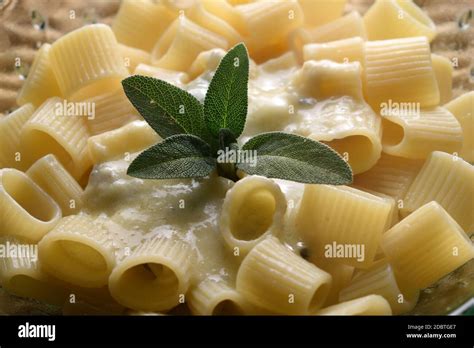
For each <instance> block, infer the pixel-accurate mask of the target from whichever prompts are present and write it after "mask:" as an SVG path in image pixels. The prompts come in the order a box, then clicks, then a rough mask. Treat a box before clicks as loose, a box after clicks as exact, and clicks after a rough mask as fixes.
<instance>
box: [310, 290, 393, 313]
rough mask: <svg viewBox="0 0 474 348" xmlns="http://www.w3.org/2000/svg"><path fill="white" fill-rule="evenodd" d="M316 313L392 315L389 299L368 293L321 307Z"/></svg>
mask: <svg viewBox="0 0 474 348" xmlns="http://www.w3.org/2000/svg"><path fill="white" fill-rule="evenodd" d="M315 314H316V315H392V310H391V308H390V304H389V303H388V301H387V300H386V299H385V298H383V297H382V296H380V295H368V296H365V297H360V298H356V299H355V300H351V301H347V302H342V303H339V304H336V305H333V306H330V307H326V308H323V309H321V310H320V311H318V312H316V313H315Z"/></svg>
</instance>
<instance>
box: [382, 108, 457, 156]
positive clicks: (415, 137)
mask: <svg viewBox="0 0 474 348" xmlns="http://www.w3.org/2000/svg"><path fill="white" fill-rule="evenodd" d="M382 113H383V110H382ZM382 125H383V136H382V146H383V151H384V152H385V153H388V154H390V155H393V156H399V157H405V158H412V159H424V158H426V157H428V155H429V154H430V153H431V152H433V151H445V152H451V153H453V152H457V151H459V150H461V148H462V142H463V134H462V129H461V125H460V124H459V122H458V120H457V119H456V117H454V116H453V114H451V113H450V112H449V111H448V110H446V109H445V108H441V107H436V108H432V109H421V110H419V111H417V112H416V113H414V114H411V113H405V112H404V111H403V110H402V111H401V112H397V113H393V112H388V113H386V114H385V113H383V117H382Z"/></svg>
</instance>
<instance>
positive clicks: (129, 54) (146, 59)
mask: <svg viewBox="0 0 474 348" xmlns="http://www.w3.org/2000/svg"><path fill="white" fill-rule="evenodd" d="M118 46H119V50H120V53H121V55H122V57H123V64H124V65H125V67H126V68H127V69H128V71H129V72H130V73H133V71H134V70H135V68H136V67H137V66H138V65H139V64H142V63H143V64H150V63H151V55H150V52H147V51H144V50H141V49H139V48H135V47H130V46H127V45H123V44H119V45H118Z"/></svg>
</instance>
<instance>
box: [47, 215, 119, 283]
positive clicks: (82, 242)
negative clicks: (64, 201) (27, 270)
mask: <svg viewBox="0 0 474 348" xmlns="http://www.w3.org/2000/svg"><path fill="white" fill-rule="evenodd" d="M114 244H115V243H114V240H113V238H112V236H111V234H110V233H109V231H108V230H107V229H106V228H105V227H104V226H102V225H100V224H97V223H95V222H94V220H93V219H92V218H91V217H89V216H87V215H71V216H68V217H65V218H63V219H62V220H61V221H60V222H59V223H58V225H57V226H56V227H55V228H54V229H53V230H52V231H51V232H50V233H48V234H47V235H46V236H45V237H44V238H43V239H42V240H41V241H40V242H39V243H38V249H39V257H40V260H41V262H42V267H43V269H44V270H45V271H46V272H47V273H49V274H51V275H54V276H55V277H56V278H59V279H61V280H64V281H66V282H68V283H71V284H74V285H78V286H81V287H84V288H99V287H102V286H104V285H106V284H107V280H108V278H109V275H110V272H111V271H112V268H113V266H114V265H115V254H114V253H115V247H114Z"/></svg>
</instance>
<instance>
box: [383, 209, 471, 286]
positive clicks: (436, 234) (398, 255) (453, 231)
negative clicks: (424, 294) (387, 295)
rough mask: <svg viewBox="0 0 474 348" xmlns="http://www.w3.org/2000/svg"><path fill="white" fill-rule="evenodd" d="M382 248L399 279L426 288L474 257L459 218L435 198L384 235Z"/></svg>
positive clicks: (469, 241) (403, 282)
mask: <svg viewBox="0 0 474 348" xmlns="http://www.w3.org/2000/svg"><path fill="white" fill-rule="evenodd" d="M381 245H382V249H383V251H384V253H385V255H386V256H387V259H388V261H389V262H390V264H391V265H392V266H393V269H394V271H395V274H396V276H397V279H399V280H400V282H401V283H402V284H407V285H409V286H410V287H412V288H413V289H415V290H416V289H424V288H426V287H428V286H430V285H432V284H433V283H434V282H436V281H437V280H439V279H441V278H442V277H444V276H445V275H447V274H448V273H450V272H452V271H454V270H455V269H456V268H458V267H460V266H461V265H463V264H464V263H466V262H467V261H469V260H471V259H472V258H474V246H473V245H472V242H471V240H470V239H469V237H468V236H467V235H466V234H465V233H464V231H463V230H462V228H461V227H460V226H459V225H458V224H457V223H456V221H455V220H454V219H453V218H452V217H451V216H449V214H448V213H447V212H446V211H445V210H444V209H443V207H442V206H440V205H439V204H438V203H436V202H434V201H432V202H430V203H427V204H425V205H423V206H422V207H420V208H418V209H417V210H416V211H415V212H413V213H412V214H410V215H409V216H408V217H406V218H405V219H403V220H402V221H400V222H399V223H398V224H396V225H395V226H393V227H392V228H391V229H390V230H389V231H387V232H386V233H385V234H384V235H383V239H382V244H381Z"/></svg>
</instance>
